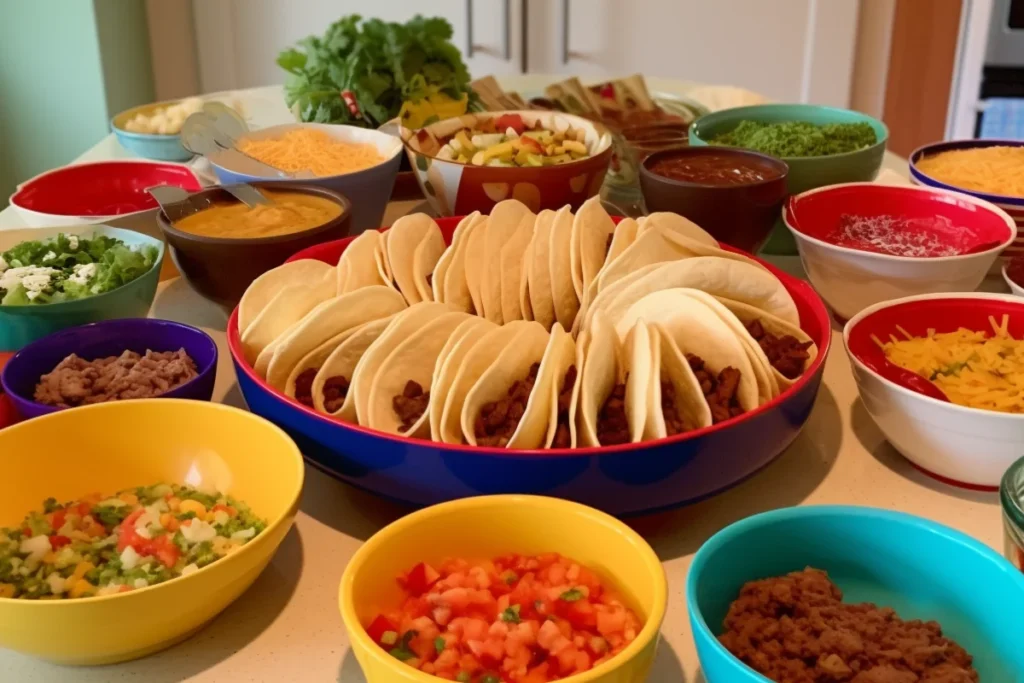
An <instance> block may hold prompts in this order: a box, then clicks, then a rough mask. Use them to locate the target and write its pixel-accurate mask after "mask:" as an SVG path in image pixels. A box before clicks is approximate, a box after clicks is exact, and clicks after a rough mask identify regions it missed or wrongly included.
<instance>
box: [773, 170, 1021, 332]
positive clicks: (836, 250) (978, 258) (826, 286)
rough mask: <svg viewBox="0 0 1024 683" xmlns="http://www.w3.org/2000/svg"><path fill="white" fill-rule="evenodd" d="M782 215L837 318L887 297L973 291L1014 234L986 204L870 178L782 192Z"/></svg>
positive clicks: (1011, 224) (996, 210) (1010, 223)
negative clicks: (784, 195)
mask: <svg viewBox="0 0 1024 683" xmlns="http://www.w3.org/2000/svg"><path fill="white" fill-rule="evenodd" d="M783 219H784V220H785V222H786V226H787V227H788V228H789V230H790V232H792V233H793V236H794V237H795V239H796V242H797V247H798V248H799V250H800V258H801V261H802V262H803V265H804V268H805V270H806V271H807V276H808V278H809V279H810V281H811V284H812V285H814V288H815V289H816V290H818V293H819V294H821V297H822V298H823V299H824V300H825V302H826V303H828V305H829V306H831V307H832V309H833V311H834V312H835V314H836V315H837V316H838V317H840V318H843V319H848V318H850V317H852V316H854V315H855V314H856V313H857V312H859V311H860V310H862V309H864V308H865V307H867V306H871V305H872V304H876V303H878V302H880V301H886V300H889V299H897V298H900V297H905V296H913V295H915V294H930V293H936V292H969V291H974V289H976V288H977V286H978V285H979V284H981V281H982V280H983V279H984V277H985V274H986V273H987V272H988V270H989V268H990V267H991V266H992V264H993V263H994V262H995V260H996V258H997V257H998V256H999V254H1000V252H1002V251H1003V249H1005V248H1006V247H1007V246H1008V245H1010V244H1011V243H1013V241H1014V239H1016V237H1017V228H1016V226H1015V224H1014V221H1013V219H1012V218H1011V217H1010V216H1009V215H1008V214H1007V213H1006V212H1005V211H1003V210H1002V209H1000V208H999V207H997V206H996V205H994V204H991V203H989V202H986V201H983V200H981V199H976V198H974V197H969V196H966V195H963V194H959V193H955V192H947V191H944V190H935V189H930V188H921V187H910V186H907V187H900V186H891V185H879V184H875V183H848V184H843V185H831V186H828V187H823V188H819V189H816V190H810V191H808V192H804V193H802V194H799V195H796V196H793V197H790V198H789V200H788V201H787V203H786V206H785V207H784V210H783ZM853 284H856V286H851V285H853Z"/></svg>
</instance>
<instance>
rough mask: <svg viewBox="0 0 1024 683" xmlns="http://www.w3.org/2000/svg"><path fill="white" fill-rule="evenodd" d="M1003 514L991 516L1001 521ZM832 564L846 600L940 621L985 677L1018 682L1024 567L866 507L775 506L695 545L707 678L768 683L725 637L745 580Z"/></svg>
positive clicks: (697, 622)
mask: <svg viewBox="0 0 1024 683" xmlns="http://www.w3.org/2000/svg"><path fill="white" fill-rule="evenodd" d="M996 523H997V522H993V524H996ZM808 566H810V567H814V568H817V569H824V570H826V571H827V572H828V573H829V576H830V577H831V578H832V580H833V581H834V582H835V583H836V585H838V586H839V588H840V589H842V591H843V596H844V601H847V602H873V603H875V604H877V605H879V606H885V607H892V608H893V609H895V610H896V612H897V614H899V616H900V617H902V618H903V619H922V620H926V621H927V620H934V621H937V622H939V624H940V625H941V626H942V630H943V633H944V634H945V635H946V636H948V637H950V638H952V639H953V640H955V641H956V642H958V643H959V644H960V645H962V646H963V647H964V648H966V650H967V651H968V652H969V653H971V654H972V655H974V666H975V668H976V669H977V670H978V673H979V674H980V677H981V680H982V681H1000V682H1003V681H1006V682H1007V683H1009V681H1020V680H1022V679H1021V672H1024V647H1021V626H1020V619H1021V614H1024V575H1021V573H1020V572H1019V571H1017V569H1016V568H1014V567H1013V565H1011V564H1010V563H1009V562H1007V561H1006V560H1005V559H1003V558H1002V557H1000V555H999V554H998V553H996V552H995V551H994V550H992V549H991V548H989V547H988V546H986V545H984V544H982V543H979V542H978V541H976V540H974V539H972V538H971V537H969V536H966V535H964V534H962V533H960V532H959V531H955V530H953V529H950V528H948V527H945V526H942V525H941V524H936V523H935V522H930V521H928V520H925V519H921V518H919V517H914V516H912V515H907V514H903V513H900V512H890V511H887V510H876V509H873V508H864V507H845V506H821V507H815V506H810V507H797V508H787V509H783V510H775V511H773V512H766V513H763V514H760V515H755V516H754V517H750V518H747V519H744V520H742V521H740V522H737V523H735V524H733V525H731V526H729V527H726V528H725V529H723V530H722V531H719V532H718V533H717V534H715V535H714V536H712V537H711V539H709V540H708V541H707V542H706V543H705V544H704V545H703V546H702V547H701V549H700V550H699V551H698V552H697V555H696V557H694V559H693V563H692V564H691V565H690V573H689V576H688V577H687V580H686V603H687V610H688V612H689V616H690V625H691V627H692V629H693V637H694V640H695V642H696V644H697V655H698V657H699V658H700V663H701V668H702V670H703V672H704V678H705V679H706V680H707V681H708V683H770V681H769V679H768V678H766V677H764V676H762V675H761V674H759V673H757V672H755V671H754V670H753V669H751V668H749V667H747V665H745V664H744V663H742V662H741V661H740V660H739V659H737V658H736V657H734V656H733V655H732V654H730V653H729V651H728V650H726V649H725V647H723V646H722V645H721V643H719V642H718V639H717V637H716V636H717V635H718V634H719V633H720V632H721V630H722V629H721V625H722V620H723V618H724V617H725V615H726V612H728V609H729V605H730V604H731V603H732V601H733V600H735V599H736V597H737V596H738V595H739V592H740V587H741V586H742V585H743V584H744V583H746V582H747V581H751V580H755V579H762V578H768V577H773V576H780V575H783V574H786V573H788V572H792V571H800V570H802V569H804V568H805V567H808Z"/></svg>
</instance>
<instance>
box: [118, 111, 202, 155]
mask: <svg viewBox="0 0 1024 683" xmlns="http://www.w3.org/2000/svg"><path fill="white" fill-rule="evenodd" d="M176 102H177V101H169V102H154V103H152V104H144V105H142V106H140V107H132V108H131V109H126V110H125V111H123V112H121V113H120V114H118V115H117V116H115V117H114V118H112V119H111V120H110V130H111V131H113V133H114V137H115V138H117V141H118V142H119V143H121V146H122V147H124V148H125V149H126V150H128V151H129V152H132V153H133V154H136V155H137V156H140V157H143V158H144V159H156V160H158V161H188V160H189V159H191V158H192V157H193V156H194V155H193V154H192V152H190V151H188V150H187V149H185V148H184V147H183V146H182V144H181V136H180V135H177V134H175V135H157V134H155V133H133V132H131V131H128V130H125V124H127V123H128V122H129V121H131V120H132V119H133V118H135V115H136V114H146V115H150V114H152V113H153V112H154V111H155V110H157V109H162V108H164V107H166V106H167V105H170V104H175V103H176Z"/></svg>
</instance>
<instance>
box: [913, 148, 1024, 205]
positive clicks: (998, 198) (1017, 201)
mask: <svg viewBox="0 0 1024 683" xmlns="http://www.w3.org/2000/svg"><path fill="white" fill-rule="evenodd" d="M986 147H1020V148H1022V149H1024V140H1010V139H1005V138H985V139H983V140H982V139H974V140H942V141H940V142H929V143H928V144H927V145H921V146H920V147H918V148H917V149H915V150H914V151H913V152H911V153H910V156H909V157H907V164H908V166H909V168H910V175H911V176H912V177H913V178H914V179H916V180H920V181H921V182H922V183H923V184H924V185H926V186H928V187H932V188H935V189H940V190H946V191H949V192H956V193H958V194H965V195H967V196H968V197H973V198H975V199H981V200H983V201H986V202H989V203H991V204H1004V205H1007V206H1013V207H1015V208H1024V197H1015V196H1013V195H1008V194H996V193H994V192H978V191H975V190H969V189H967V188H965V187H959V186H957V185H950V184H949V183H944V182H942V181H941V180H936V179H935V178H933V177H932V176H930V175H928V174H927V173H925V172H924V171H922V170H921V169H919V168H918V167H917V162H918V161H920V160H921V159H922V158H923V157H925V156H927V155H928V154H929V153H932V152H935V153H938V152H947V151H953V150H958V149H984V148H986Z"/></svg>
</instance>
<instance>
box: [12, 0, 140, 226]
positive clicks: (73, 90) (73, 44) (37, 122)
mask: <svg viewBox="0 0 1024 683" xmlns="http://www.w3.org/2000/svg"><path fill="white" fill-rule="evenodd" d="M152 99H153V77H152V68H151V65H150V55H149V34H148V31H147V27H146V14H145V3H144V1H143V0H14V1H5V2H3V7H2V9H0V207H2V206H4V205H6V203H7V197H8V196H9V195H10V194H11V193H12V192H13V191H14V187H15V185H16V184H17V183H19V182H22V181H24V180H26V179H28V178H30V177H32V176H34V175H36V174H37V173H41V172H42V171H45V170H47V169H50V168H54V167H56V166H61V165H64V164H66V163H68V162H69V161H71V160H73V159H74V158H75V157H77V156H78V155H79V154H81V153H82V152H84V151H85V150H87V149H88V148H89V147H91V146H92V145H94V144H96V142H98V141H99V140H100V139H101V138H102V137H103V136H104V135H106V134H107V132H108V130H109V128H108V126H109V123H108V122H109V120H110V117H111V116H113V115H114V114H116V113H117V112H118V111H121V110H122V109H125V108H127V107H130V106H134V105H136V104H143V103H145V102H149V101H151V100H152Z"/></svg>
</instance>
